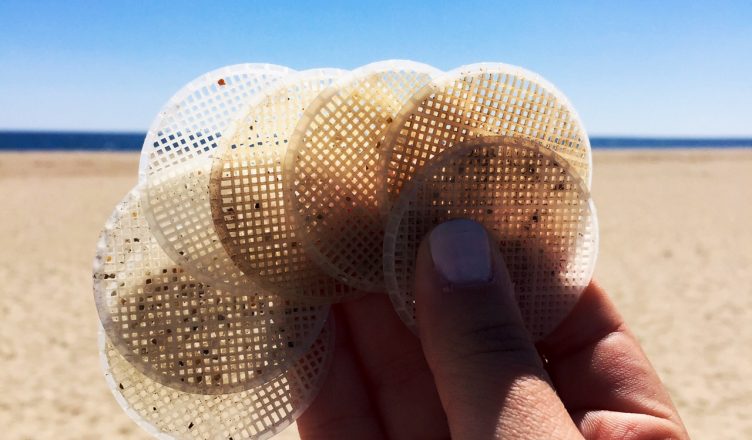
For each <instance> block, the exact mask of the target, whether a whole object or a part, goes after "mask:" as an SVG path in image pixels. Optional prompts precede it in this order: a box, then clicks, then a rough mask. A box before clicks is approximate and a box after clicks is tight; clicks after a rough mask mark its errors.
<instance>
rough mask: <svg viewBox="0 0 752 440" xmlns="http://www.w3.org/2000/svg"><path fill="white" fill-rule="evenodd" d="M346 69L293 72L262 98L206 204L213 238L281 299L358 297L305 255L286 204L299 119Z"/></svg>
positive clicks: (227, 146)
mask: <svg viewBox="0 0 752 440" xmlns="http://www.w3.org/2000/svg"><path fill="white" fill-rule="evenodd" d="M344 73H345V71H342V70H336V69H314V70H308V71H304V72H299V73H295V74H291V75H290V76H288V77H287V78H285V79H282V80H280V81H278V82H277V83H275V84H274V85H273V86H270V87H269V88H268V89H267V90H266V91H264V92H263V93H261V94H259V95H258V96H257V98H256V99H254V100H253V102H252V103H251V104H250V105H249V107H248V111H247V113H245V114H244V115H242V116H241V117H240V118H239V120H238V121H237V123H236V126H235V129H234V130H232V132H231V133H229V134H228V135H227V136H225V138H224V139H222V142H221V143H220V147H219V149H218V150H217V154H216V155H215V157H214V161H213V166H212V174H211V183H210V188H211V190H210V198H211V209H212V216H213V218H214V226H215V229H216V233H217V235H218V237H219V238H220V240H221V242H222V244H223V245H224V247H225V250H226V251H227V253H228V254H229V255H230V258H232V261H233V262H235V264H236V265H237V266H238V267H239V268H240V269H241V270H242V271H243V272H244V273H245V274H246V276H248V277H249V278H251V279H252V280H253V282H254V283H256V284H258V285H259V286H262V287H265V288H267V289H269V290H271V291H273V292H276V293H278V294H280V295H283V296H285V297H286V298H301V299H305V300H307V301H312V300H313V301H327V302H332V301H338V300H342V299H345V298H349V297H352V296H353V295H357V294H358V292H356V291H355V290H354V289H352V288H350V287H348V286H346V285H343V284H342V283H340V282H338V281H337V280H335V279H334V278H332V277H330V276H328V275H327V274H326V273H324V272H323V271H322V270H321V269H320V268H319V267H318V266H317V265H316V264H314V262H313V261H312V260H311V259H310V258H309V257H308V255H307V253H306V252H305V251H304V248H303V245H302V243H301V242H300V237H299V236H298V235H299V231H298V230H297V228H296V224H295V223H294V222H291V221H290V220H289V217H290V213H289V211H288V210H287V206H286V205H285V203H284V192H283V186H284V185H286V184H287V180H286V175H285V174H283V173H282V159H283V158H284V155H285V152H286V151H287V146H288V141H289V138H290V135H291V134H292V131H293V130H294V128H295V125H296V124H297V123H298V120H299V119H300V116H301V114H302V113H303V111H304V110H305V109H306V108H307V107H308V106H309V104H310V103H311V101H313V99H314V98H315V97H316V96H317V95H318V94H319V93H320V92H321V91H322V90H324V89H326V88H327V87H328V86H330V85H331V84H332V82H333V81H334V80H336V79H337V78H338V77H340V76H342V75H343V74H344Z"/></svg>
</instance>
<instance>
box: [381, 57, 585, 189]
mask: <svg viewBox="0 0 752 440" xmlns="http://www.w3.org/2000/svg"><path fill="white" fill-rule="evenodd" d="M490 135H506V136H510V135H513V136H520V137H525V138H528V139H532V140H537V141H539V142H540V143H541V144H542V145H543V146H545V147H546V148H548V149H550V150H552V151H555V152H556V153H558V154H559V155H560V156H562V157H563V158H564V159H565V160H566V161H567V162H569V163H570V164H571V165H572V167H573V168H574V170H575V172H576V173H577V174H578V175H579V176H580V177H581V178H582V179H583V180H584V181H585V182H587V186H588V187H589V182H590V172H591V171H590V167H591V165H590V161H591V159H590V140H589V139H588V136H587V133H586V132H585V129H584V127H583V126H582V123H581V121H580V119H579V117H578V116H577V114H576V112H575V111H574V108H573V107H572V106H571V105H570V104H569V101H568V100H567V98H566V97H565V96H564V95H563V94H562V93H561V92H559V91H558V90H557V89H556V88H555V87H554V86H553V85H551V84H550V83H548V82H547V81H546V80H544V79H543V78H541V77H540V76H538V75H537V74H535V73H532V72H529V71H526V70H524V69H521V68H518V67H514V66H509V65H505V64H475V65H469V66H465V67H460V68H458V69H455V70H453V71H451V72H448V73H446V74H445V75H443V76H441V77H440V78H437V79H436V81H434V82H433V83H432V84H431V85H430V86H429V87H426V88H425V89H423V91H421V93H420V94H417V95H416V96H414V97H413V99H412V102H411V103H410V104H408V105H406V106H405V107H404V108H403V110H402V112H400V115H399V116H398V117H397V119H396V121H395V124H394V126H393V128H392V129H391V130H390V132H389V133H388V135H387V137H386V140H385V145H387V147H388V148H390V150H388V151H386V152H385V155H384V157H385V161H386V164H385V165H384V167H385V168H386V173H387V177H386V180H387V184H386V185H385V186H384V187H382V189H385V190H386V191H387V193H388V195H383V196H382V197H387V198H388V199H389V200H395V199H396V197H397V196H398V194H399V193H400V191H401V190H402V188H403V187H404V186H405V184H406V183H407V182H408V181H409V180H410V178H411V177H412V175H413V174H414V173H415V172H416V170H418V169H420V168H421V167H422V166H423V165H424V164H425V163H426V162H427V161H429V160H430V159H431V158H432V157H433V156H435V155H436V154H438V153H440V152H441V151H443V150H445V149H447V148H451V147H452V146H453V145H456V144H457V143H459V142H463V141H464V140H466V139H471V138H473V137H478V136H490Z"/></svg>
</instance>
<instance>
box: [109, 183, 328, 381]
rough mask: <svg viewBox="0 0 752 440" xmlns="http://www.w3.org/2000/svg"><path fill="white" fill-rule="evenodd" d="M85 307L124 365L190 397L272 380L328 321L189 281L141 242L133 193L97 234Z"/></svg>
mask: <svg viewBox="0 0 752 440" xmlns="http://www.w3.org/2000/svg"><path fill="white" fill-rule="evenodd" d="M94 298H95V301H96V305H97V311H98V312H99V317H100V319H101V321H102V325H103V326H104V328H105V329H106V331H107V335H108V337H109V338H110V340H111V341H112V342H113V344H114V345H115V346H116V347H117V348H118V350H119V351H120V353H121V354H122V355H123V357H124V358H125V359H126V360H127V361H128V362H131V363H133V365H134V366H135V368H137V369H138V370H139V371H141V372H142V373H144V374H145V375H147V376H149V377H150V378H151V379H153V380H155V381H157V382H159V383H162V384H164V385H167V386H170V387H173V388H176V389H179V390H182V391H186V392H190V393H199V394H219V393H227V392H230V391H238V390H244V389H248V388H250V387H252V386H254V385H256V384H258V383H260V382H263V381H265V380H267V379H268V378H269V377H273V376H275V375H277V374H279V373H280V372H281V371H283V370H284V369H285V368H287V367H289V366H290V365H292V364H293V363H294V362H296V361H297V360H298V359H299V358H300V357H301V356H303V354H304V353H305V352H306V351H307V350H308V348H309V347H310V346H311V344H313V342H314V340H315V339H316V337H318V335H319V333H320V331H321V328H322V326H323V325H324V322H325V320H326V317H327V314H328V306H313V305H309V304H304V303H296V302H292V301H290V300H287V299H284V298H281V297H279V296H277V295H273V294H271V293H267V292H263V291H259V290H248V289H242V290H241V289H239V288H238V287H231V286H224V287H222V288H215V287H212V286H209V285H206V284H202V283H200V282H199V281H197V280H196V279H195V278H193V277H192V276H191V275H190V273H189V272H187V271H185V270H184V269H183V268H182V267H180V266H179V265H177V264H176V263H175V262H173V261H172V260H171V259H170V258H169V257H168V256H167V254H165V253H164V252H163V251H162V249H161V248H160V246H159V244H158V243H157V242H156V240H155V239H154V237H152V236H151V234H150V231H149V225H148V223H147V222H146V220H145V219H144V215H143V209H142V205H141V202H140V198H139V189H138V187H137V188H136V189H134V190H132V191H131V192H130V193H129V194H128V195H127V196H126V197H125V199H124V200H123V201H122V202H121V203H120V204H119V205H118V206H117V208H116V209H115V211H114V212H113V214H112V216H111V218H110V219H109V220H108V222H107V224H106V225H105V229H104V231H103V232H102V235H101V238H100V241H99V245H98V247H97V256H96V258H95V262H94Z"/></svg>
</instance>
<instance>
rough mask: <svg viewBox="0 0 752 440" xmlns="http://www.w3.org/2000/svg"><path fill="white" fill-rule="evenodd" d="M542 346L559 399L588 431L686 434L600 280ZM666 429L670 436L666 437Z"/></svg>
mask: <svg viewBox="0 0 752 440" xmlns="http://www.w3.org/2000/svg"><path fill="white" fill-rule="evenodd" d="M538 347H539V350H540V352H541V353H542V354H543V355H544V356H545V357H546V359H547V360H548V365H547V369H548V372H549V374H550V376H551V379H552V381H553V383H554V385H555V387H556V389H557V391H558V393H559V396H560V398H561V399H562V401H563V402H564V404H565V406H566V407H567V409H568V410H569V411H570V412H571V413H572V414H573V417H575V419H576V421H577V423H578V426H579V427H580V429H581V430H582V432H583V433H585V434H586V435H588V434H593V433H597V432H605V431H610V432H612V433H617V432H622V431H623V432H630V433H632V434H634V433H636V432H649V433H652V434H653V437H651V438H686V437H687V433H686V431H685V429H684V427H683V424H682V422H681V420H680V418H679V415H678V413H677V411H676V409H675V408H674V406H673V404H672V402H671V398H670V397H669V394H668V392H667V391H666V389H665V387H664V386H663V384H662V383H661V380H660V378H659V377H658V375H657V374H656V372H655V370H654V369H653V367H652V366H651V365H650V362H649V361H648V359H647V357H646V356H645V354H644V353H643V351H642V349H641V348H640V345H639V343H638V342H637V340H636V339H635V337H634V335H632V333H631V332H630V331H629V329H628V328H627V326H626V324H625V323H624V321H623V319H622V317H621V316H620V315H619V313H618V312H617V311H616V308H615V307H614V305H613V303H612V302H611V301H610V300H609V298H608V296H607V295H606V293H605V292H604V291H603V289H601V287H600V286H598V285H597V284H596V283H594V282H593V283H591V284H590V286H588V288H587V289H586V290H585V292H584V293H583V295H582V297H581V298H580V301H579V302H578V303H577V305H576V306H575V308H574V310H573V311H572V313H570V315H569V316H568V317H567V318H566V319H565V320H564V322H562V323H561V325H559V327H558V328H557V329H556V330H554V332H553V333H552V334H551V335H550V336H548V337H547V338H546V339H544V340H543V341H541V342H540V343H539V344H538ZM666 432H669V433H670V434H671V435H662V434H665V433H666ZM592 437H593V438H600V437H598V436H597V435H592ZM611 438H619V437H618V436H616V435H612V436H611ZM634 438H643V437H640V436H634Z"/></svg>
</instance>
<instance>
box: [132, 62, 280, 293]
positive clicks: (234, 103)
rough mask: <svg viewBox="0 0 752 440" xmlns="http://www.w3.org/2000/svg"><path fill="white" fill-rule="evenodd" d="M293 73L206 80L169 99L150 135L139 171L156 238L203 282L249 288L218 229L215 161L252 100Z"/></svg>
mask: <svg viewBox="0 0 752 440" xmlns="http://www.w3.org/2000/svg"><path fill="white" fill-rule="evenodd" d="M290 72H291V71H290V70H289V69H287V68H285V67H281V66H274V65H268V64H239V65H235V66H229V67H224V68H222V69H218V70H215V71H212V72H209V73H207V74H205V75H202V76H201V77H199V78H197V79H195V80H194V81H192V82H190V83H189V84H187V85H186V86H185V87H183V89H181V90H180V91H179V92H178V93H177V94H176V95H175V96H173V97H172V98H171V99H170V100H169V102H168V103H167V104H166V105H165V106H164V107H163V108H162V110H161V111H160V113H159V114H158V115H157V117H156V119H155V120H154V122H153V123H152V126H151V128H150V129H149V132H148V133H147V135H146V140H145V141H144V148H143V150H142V152H141V165H140V168H139V174H140V182H142V183H144V184H145V186H144V205H145V214H146V215H147V219H148V220H149V224H150V225H151V230H152V234H153V235H154V236H155V237H156V239H157V241H158V242H159V244H160V245H161V246H162V247H163V248H164V250H165V252H167V254H168V255H169V256H170V257H172V259H173V260H175V261H176V262H177V263H180V264H181V265H183V266H184V267H185V268H186V269H190V271H191V274H192V275H194V276H195V277H196V278H198V279H199V280H201V281H203V282H208V283H212V284H217V285H219V284H230V285H246V286H247V285H248V283H247V280H246V279H245V278H244V277H243V274H242V272H241V271H240V270H238V268H237V267H236V266H235V265H234V264H233V263H232V260H231V259H230V258H229V256H228V255H227V254H226V253H225V251H224V248H223V247H222V244H221V243H220V241H219V238H218V237H217V236H216V233H215V232H214V224H213V221H212V218H211V207H210V204H209V175H210V172H211V157H212V155H213V154H214V151H215V149H216V147H217V145H218V143H219V140H220V139H221V138H222V136H223V135H224V134H225V132H226V130H227V129H229V128H230V127H231V125H232V124H233V123H234V121H235V120H236V119H237V117H238V115H239V114H240V113H241V112H242V111H243V109H244V108H245V107H246V105H247V103H248V102H249V101H250V100H252V99H253V97H254V96H256V95H257V94H258V93H260V92H261V91H262V90H264V89H265V88H266V87H268V86H269V85H270V84H272V83H274V82H275V81H277V80H278V79H280V78H282V77H284V76H286V75H288V74H289V73H290Z"/></svg>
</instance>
